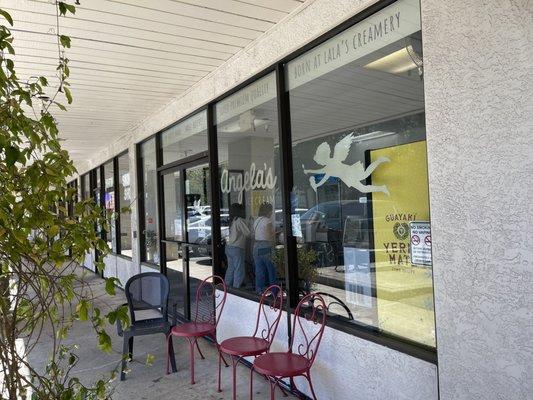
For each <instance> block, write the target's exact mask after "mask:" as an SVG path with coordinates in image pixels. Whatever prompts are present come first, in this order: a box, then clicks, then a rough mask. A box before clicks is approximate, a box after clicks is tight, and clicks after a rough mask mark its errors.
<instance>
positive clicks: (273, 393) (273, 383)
mask: <svg viewBox="0 0 533 400" xmlns="http://www.w3.org/2000/svg"><path fill="white" fill-rule="evenodd" d="M268 381H269V382H270V400H276V380H275V379H274V378H272V377H268Z"/></svg>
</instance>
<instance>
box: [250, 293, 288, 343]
mask: <svg viewBox="0 0 533 400" xmlns="http://www.w3.org/2000/svg"><path fill="white" fill-rule="evenodd" d="M282 311H283V291H282V290H281V287H279V286H278V285H271V286H269V287H267V288H266V289H265V290H264V292H263V294H261V299H260V300H259V310H258V311H257V321H256V323H255V331H254V334H253V335H252V336H254V337H261V339H265V340H266V341H267V342H268V343H269V344H268V348H269V349H270V346H271V345H272V341H273V340H274V336H275V335H276V330H277V329H278V325H279V321H280V320H281V314H282Z"/></svg>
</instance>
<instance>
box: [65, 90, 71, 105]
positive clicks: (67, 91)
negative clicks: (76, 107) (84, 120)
mask: <svg viewBox="0 0 533 400" xmlns="http://www.w3.org/2000/svg"><path fill="white" fill-rule="evenodd" d="M63 90H64V91H65V96H66V97H67V101H68V104H72V93H70V89H69V88H68V87H66V86H63Z"/></svg>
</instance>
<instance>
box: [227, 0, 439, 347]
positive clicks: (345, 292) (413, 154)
mask: <svg viewBox="0 0 533 400" xmlns="http://www.w3.org/2000/svg"><path fill="white" fill-rule="evenodd" d="M422 60H423V55H422V35H421V31H420V10H419V0H399V1H397V2H396V3H394V4H392V5H390V6H388V7H386V8H384V9H383V10H381V11H379V12H378V13H376V14H374V15H372V16H371V17H369V18H367V19H366V20H364V21H363V22H361V23H359V24H357V25H355V26H352V27H351V28H349V29H347V30H346V31H344V32H342V33H340V34H339V35H337V36H336V37H334V38H332V39H330V40H328V41H326V42H324V43H323V44H321V45H319V46H317V47H315V48H313V49H312V50H310V51H308V52H307V53H305V54H303V55H302V56H300V57H298V58H296V59H294V60H293V61H291V62H290V63H289V64H288V65H287V67H286V78H287V84H288V85H287V86H288V90H289V95H290V97H289V98H290V107H291V108H290V113H291V134H292V157H293V182H294V187H293V192H292V194H291V195H292V197H291V198H292V200H293V201H292V205H293V207H294V208H293V209H292V214H293V218H292V221H293V235H294V236H296V237H297V242H298V272H299V279H300V289H301V292H302V293H305V292H306V291H309V290H316V291H319V292H324V293H325V296H326V300H327V301H328V302H329V304H330V309H329V311H330V313H331V314H332V315H336V316H338V318H340V319H344V320H347V321H352V322H354V323H358V324H365V325H369V326H372V327H376V328H378V329H380V330H381V331H385V332H388V333H391V334H394V335H397V336H400V337H402V338H405V339H409V340H413V341H416V342H419V343H421V344H424V345H428V346H435V324H434V310H433V285H432V268H431V252H430V246H431V236H430V233H429V223H430V216H429V203H428V178H427V154H426V142H425V140H426V129H425V122H424V121H425V116H424V82H423V61H422ZM264 147H265V148H266V146H264ZM230 159H231V157H230ZM259 165H260V164H259ZM428 249H429V250H428Z"/></svg>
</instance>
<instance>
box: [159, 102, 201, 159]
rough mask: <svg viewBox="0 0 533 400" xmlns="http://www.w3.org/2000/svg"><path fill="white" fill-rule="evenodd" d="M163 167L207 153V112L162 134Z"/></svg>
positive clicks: (194, 116)
mask: <svg viewBox="0 0 533 400" xmlns="http://www.w3.org/2000/svg"><path fill="white" fill-rule="evenodd" d="M161 147H162V148H163V165H165V164H169V163H171V162H173V161H177V160H181V159H184V158H187V157H189V156H191V155H193V154H197V153H200V152H202V151H207V111H201V112H199V113H198V114H195V115H193V116H192V117H190V118H187V119H186V120H185V121H183V122H180V123H179V124H176V125H174V126H172V127H170V128H168V129H167V130H166V131H164V132H162V133H161Z"/></svg>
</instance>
